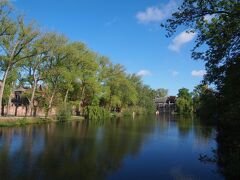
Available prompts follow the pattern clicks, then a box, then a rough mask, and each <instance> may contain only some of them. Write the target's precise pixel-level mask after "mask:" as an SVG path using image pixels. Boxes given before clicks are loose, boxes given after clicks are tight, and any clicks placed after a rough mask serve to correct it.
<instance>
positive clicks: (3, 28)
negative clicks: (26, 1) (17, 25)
mask: <svg viewBox="0 0 240 180" xmlns="http://www.w3.org/2000/svg"><path fill="white" fill-rule="evenodd" d="M12 11H13V8H12V7H11V5H10V4H9V2H8V1H7V0H3V1H0V38H1V37H2V36H8V35H10V34H11V29H12V26H13V24H14V23H13V22H12V21H11V20H10V18H9V15H10V14H11V13H12Z"/></svg>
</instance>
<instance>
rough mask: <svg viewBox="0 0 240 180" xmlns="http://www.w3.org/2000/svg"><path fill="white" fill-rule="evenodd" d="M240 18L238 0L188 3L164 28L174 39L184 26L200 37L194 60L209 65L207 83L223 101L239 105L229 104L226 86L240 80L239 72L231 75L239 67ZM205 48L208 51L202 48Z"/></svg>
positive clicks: (194, 52)
mask: <svg viewBox="0 0 240 180" xmlns="http://www.w3.org/2000/svg"><path fill="white" fill-rule="evenodd" d="M239 17H240V2H239V1H238V0H230V1H226V0H214V1H211V0H207V1H201V0H197V1H192V0H184V1H183V3H182V5H181V6H180V7H179V9H178V11H176V12H175V13H173V14H172V18H170V19H168V20H167V21H166V23H165V24H163V25H162V26H164V27H165V28H166V29H167V31H168V34H167V36H171V35H172V34H173V33H174V32H176V29H177V27H179V26H181V25H184V26H186V27H187V29H188V32H189V33H193V32H194V33H195V34H196V36H197V38H196V45H195V47H194V49H193V52H192V57H193V58H194V59H201V60H204V61H205V65H206V70H207V74H206V76H205V78H204V80H205V83H208V84H211V83H213V84H214V85H215V86H216V90H217V91H218V92H219V93H220V95H221V97H222V99H221V101H226V102H236V101H235V100H234V101H228V100H226V98H225V97H227V96H228V95H227V94H226V93H227V92H229V91H226V88H227V87H229V86H226V85H225V83H226V79H228V77H227V76H237V73H236V71H232V72H231V73H227V72H228V69H229V67H230V66H231V68H234V66H236V67H237V62H238V61H239V57H240V51H239V49H240V33H239V32H240V19H239ZM203 46H205V47H207V48H201V47H203ZM231 83H235V82H231ZM224 89H225V90H224ZM232 91H236V92H239V89H236V88H235V89H232ZM235 98H236V97H234V99H235ZM238 101H240V99H238ZM229 105H230V104H229ZM231 106H235V105H231ZM223 112H224V111H223ZM238 112H240V111H239V110H238Z"/></svg>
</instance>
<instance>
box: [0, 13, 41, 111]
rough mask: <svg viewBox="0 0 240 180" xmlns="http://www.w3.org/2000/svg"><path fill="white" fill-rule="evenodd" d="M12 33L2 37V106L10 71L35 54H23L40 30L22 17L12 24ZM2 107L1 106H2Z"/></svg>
mask: <svg viewBox="0 0 240 180" xmlns="http://www.w3.org/2000/svg"><path fill="white" fill-rule="evenodd" d="M10 31H11V32H10V34H8V35H6V36H2V37H1V38H0V44H1V50H2V51H3V56H2V58H1V65H2V66H1V71H2V72H3V80H2V88H1V90H0V107H1V106H2V99H3V93H4V87H5V84H6V80H7V78H8V76H9V73H10V72H11V70H12V69H13V68H16V67H17V66H19V65H20V64H21V63H23V61H24V60H26V59H27V58H30V57H32V56H33V55H34V52H32V53H33V54H32V53H30V54H26V55H25V54H23V51H24V50H25V49H26V48H28V47H29V46H31V44H32V43H33V42H34V41H35V40H36V38H37V36H38V35H39V32H38V30H37V29H36V28H35V26H34V24H32V23H30V24H28V25H26V24H25V23H24V20H23V18H22V17H19V18H18V19H17V22H16V23H14V24H13V25H12V26H11V30H10ZM0 109H1V108H0Z"/></svg>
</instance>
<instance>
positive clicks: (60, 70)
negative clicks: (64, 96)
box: [43, 34, 69, 117]
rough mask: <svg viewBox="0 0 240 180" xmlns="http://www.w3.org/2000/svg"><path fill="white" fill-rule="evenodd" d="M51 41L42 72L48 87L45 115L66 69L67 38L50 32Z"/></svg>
mask: <svg viewBox="0 0 240 180" xmlns="http://www.w3.org/2000/svg"><path fill="white" fill-rule="evenodd" d="M51 41H52V42H51V43H52V44H51V50H50V51H49V52H48V55H47V61H46V65H45V71H44V74H43V77H44V79H45V83H47V89H48V91H47V92H46V96H47V97H48V98H47V99H48V102H47V107H46V117H48V113H49V110H50V109H51V108H52V104H53V101H54V98H55V97H56V94H57V93H58V92H59V91H60V89H61V86H62V83H64V78H63V77H64V76H63V74H64V73H65V72H66V71H67V69H66V66H67V61H66V59H67V58H68V55H69V54H68V50H67V42H68V40H67V38H66V37H64V36H62V35H58V34H52V37H51Z"/></svg>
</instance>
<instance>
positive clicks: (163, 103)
mask: <svg viewBox="0 0 240 180" xmlns="http://www.w3.org/2000/svg"><path fill="white" fill-rule="evenodd" d="M176 100H177V97H176V96H169V97H156V98H155V99H154V103H155V105H156V109H157V110H158V111H166V110H169V111H174V110H175V107H176Z"/></svg>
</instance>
